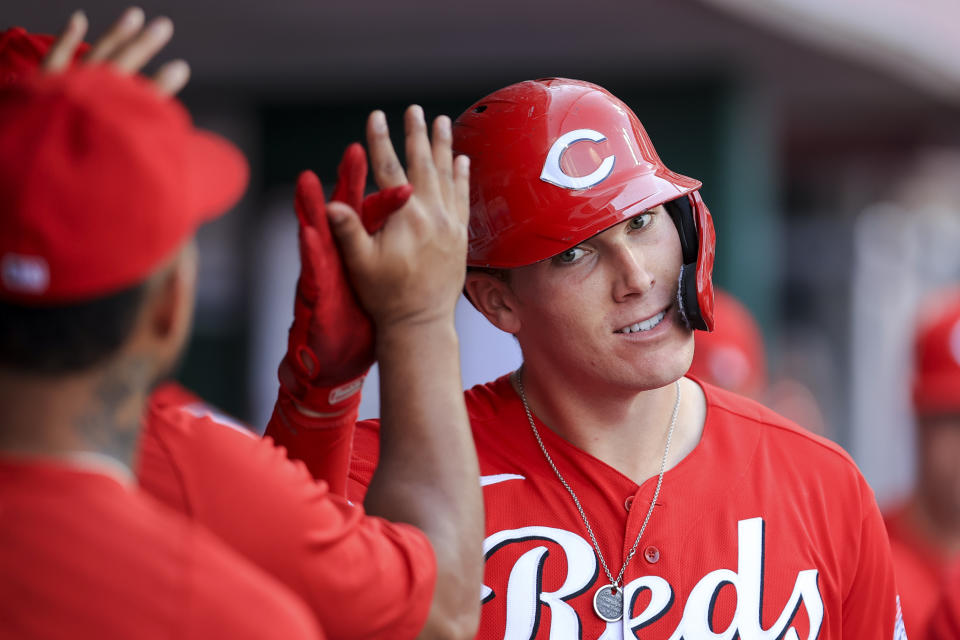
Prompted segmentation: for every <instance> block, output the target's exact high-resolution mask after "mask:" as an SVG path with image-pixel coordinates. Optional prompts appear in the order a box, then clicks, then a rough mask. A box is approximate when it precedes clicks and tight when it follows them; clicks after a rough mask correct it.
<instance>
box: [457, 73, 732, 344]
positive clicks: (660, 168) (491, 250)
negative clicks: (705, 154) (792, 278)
mask: <svg viewBox="0 0 960 640" xmlns="http://www.w3.org/2000/svg"><path fill="white" fill-rule="evenodd" d="M453 139H454V149H455V151H456V152H457V153H463V154H466V155H468V156H470V163H471V166H470V241H469V253H468V256H467V263H468V264H469V265H471V266H474V267H493V268H511V267H520V266H524V265H528V264H532V263H534V262H537V261H539V260H544V259H546V258H549V257H551V256H554V255H557V254H558V253H561V252H563V251H566V250H567V249H570V248H571V247H574V246H576V245H578V244H580V243H581V242H583V241H584V240H586V239H587V238H590V237H591V236H593V235H596V234H597V233H600V232H601V231H603V230H605V229H607V228H609V227H611V226H613V225H615V224H617V223H619V222H622V221H624V220H627V219H629V218H632V217H634V216H636V215H639V214H640V213H642V212H644V211H646V210H648V209H651V208H653V207H655V206H657V205H660V204H663V205H665V207H666V208H667V211H668V212H669V213H670V216H671V218H672V219H673V221H674V223H675V224H676V226H677V230H678V232H679V234H680V241H681V246H682V248H683V262H684V266H683V269H682V271H681V274H680V287H679V293H678V302H679V307H680V311H681V314H682V315H683V316H684V318H685V319H686V320H687V323H688V324H689V325H690V326H691V327H693V328H695V329H704V330H707V331H709V330H711V329H712V328H713V283H712V280H711V272H712V270H713V260H714V245H715V241H714V231H713V220H712V218H711V217H710V211H709V210H708V209H707V207H706V205H705V204H704V203H703V200H701V199H700V195H699V193H698V192H697V190H698V189H699V188H700V182H699V181H698V180H694V179H692V178H688V177H686V176H682V175H680V174H677V173H674V172H672V171H670V170H669V169H667V168H666V167H665V166H664V164H663V162H662V161H661V160H660V158H659V157H658V156H657V152H656V151H655V150H654V148H653V143H652V142H651V141H650V138H649V136H647V132H646V131H644V129H643V126H642V125H641V124H640V120H639V119H638V118H637V116H636V115H634V113H633V112H632V111H631V110H630V108H629V107H627V105H625V104H624V103H623V102H621V101H620V100H618V99H617V98H616V97H614V96H613V95H612V94H611V93H610V92H608V91H607V90H605V89H603V88H601V87H598V86H597V85H594V84H590V83H589V82H581V81H578V80H567V79H564V78H548V79H544V80H528V81H526V82H520V83H518V84H514V85H511V86H509V87H506V88H504V89H500V90H499V91H495V92H494V93H492V94H490V95H488V96H487V97H485V98H483V99H481V100H480V101H478V102H477V103H475V104H474V105H472V106H471V107H470V108H469V109H467V110H466V111H465V112H464V113H463V114H461V115H460V117H459V118H457V121H456V122H455V123H454V127H453Z"/></svg>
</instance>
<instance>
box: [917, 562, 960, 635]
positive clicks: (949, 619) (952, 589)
mask: <svg viewBox="0 0 960 640" xmlns="http://www.w3.org/2000/svg"><path fill="white" fill-rule="evenodd" d="M916 638H919V639H920V640H957V638H960V565H954V566H953V567H951V568H950V569H949V570H948V571H947V572H946V576H945V579H944V589H943V591H942V593H941V596H940V599H939V600H938V602H937V604H936V605H935V606H934V607H933V611H932V613H931V615H930V620H929V625H928V626H927V631H926V633H924V635H920V636H916Z"/></svg>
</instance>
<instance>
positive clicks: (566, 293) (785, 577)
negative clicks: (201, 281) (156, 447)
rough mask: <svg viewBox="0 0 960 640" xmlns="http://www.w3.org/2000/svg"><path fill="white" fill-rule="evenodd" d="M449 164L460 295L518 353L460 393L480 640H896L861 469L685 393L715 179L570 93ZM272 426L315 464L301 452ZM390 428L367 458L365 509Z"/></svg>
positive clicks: (545, 85) (499, 96) (706, 322)
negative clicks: (475, 496)
mask: <svg viewBox="0 0 960 640" xmlns="http://www.w3.org/2000/svg"><path fill="white" fill-rule="evenodd" d="M454 148H455V149H456V151H457V152H459V153H464V154H466V155H468V156H470V158H471V167H472V168H471V180H470V182H471V218H470V243H469V253H468V260H467V262H468V265H469V266H470V268H469V271H468V275H467V280H466V292H467V295H468V296H469V298H470V300H471V302H472V303H473V304H474V306H476V307H477V309H478V310H480V312H481V313H483V314H484V315H485V316H486V317H487V318H488V319H489V320H490V321H491V322H492V323H493V324H494V325H495V326H497V327H498V328H500V329H502V330H504V331H506V332H508V333H510V334H512V335H514V336H515V337H516V338H517V340H518V342H519V344H520V347H521V350H522V352H523V366H522V367H521V368H520V369H519V370H518V371H516V372H514V373H512V374H510V375H507V376H504V377H502V378H500V379H498V380H496V381H493V382H491V383H488V384H486V385H480V386H477V387H474V388H473V389H471V390H470V391H468V392H467V393H466V398H467V407H468V410H469V413H470V418H471V423H472V427H473V434H474V440H475V442H476V444H477V449H478V453H479V456H480V469H481V473H482V474H483V475H482V476H481V483H482V485H483V487H484V498H485V505H486V535H487V537H486V541H485V544H484V551H485V554H486V569H485V576H484V586H483V594H482V595H483V603H484V604H483V608H482V612H481V624H480V632H479V636H478V637H480V638H490V639H493V638H550V639H551V640H561V639H570V640H575V639H576V640H579V639H581V638H582V639H586V640H596V639H598V638H603V639H608V638H626V637H651V638H668V637H669V638H674V639H678V638H708V637H710V638H713V637H723V638H732V637H740V638H744V639H746V638H758V637H780V638H782V637H786V638H803V639H805V640H813V639H814V638H819V639H820V640H828V639H839V638H902V637H903V634H902V625H901V622H900V620H899V610H898V609H899V607H898V599H897V594H896V589H895V586H894V579H893V568H892V564H891V560H890V549H889V545H888V542H887V538H886V533H885V531H884V529H883V523H882V520H881V517H880V513H879V510H878V509H877V506H876V503H875V501H874V497H873V493H872V492H871V490H870V488H869V487H868V486H867V484H866V482H865V481H864V479H863V477H862V476H861V475H860V473H859V471H858V470H857V469H856V466H855V465H854V463H853V461H852V460H851V459H850V458H849V456H847V454H846V453H844V452H843V451H842V450H841V449H840V448H839V447H837V446H836V445H834V444H833V443H830V442H828V441H825V440H823V439H821V438H818V437H816V436H813V435H811V434H809V433H808V432H805V431H804V430H802V429H801V428H799V427H797V426H796V425H794V424H793V423H791V422H789V421H788V420H785V419H783V418H781V417H780V416H778V415H776V414H774V413H773V412H771V411H769V410H767V409H765V408H764V407H762V406H760V405H758V404H756V403H755V402H752V401H750V400H747V399H745V398H743V397H741V396H737V395H734V394H731V393H729V392H727V391H723V390H720V389H718V388H716V387H713V386H711V385H704V386H702V387H701V385H699V384H697V383H696V382H694V381H693V380H691V379H689V378H685V377H684V374H685V373H686V371H687V370H688V368H689V367H690V363H691V358H692V357H693V350H694V338H693V331H694V329H700V330H709V329H711V328H712V326H713V312H714V308H713V304H714V299H713V288H712V282H711V270H712V266H713V252H714V237H713V224H712V220H711V217H710V213H709V211H708V210H707V208H706V206H705V205H704V203H703V201H702V200H701V198H700V195H699V188H700V186H701V185H700V182H699V181H697V180H693V179H691V178H687V177H685V176H681V175H679V174H676V173H673V172H671V171H669V170H668V169H667V168H666V167H665V166H664V165H663V163H662V162H661V161H660V159H659V157H658V156H657V154H656V151H655V150H654V148H653V144H652V143H651V141H650V139H649V138H648V137H647V134H646V132H645V131H644V130H643V127H642V126H641V124H640V122H639V120H638V119H637V117H636V116H635V115H634V114H633V112H632V111H630V109H629V108H628V107H627V106H626V105H625V104H624V103H622V102H621V101H619V100H618V99H616V98H615V97H614V96H612V95H611V94H610V93H609V92H607V91H605V90H604V89H602V88H600V87H597V86H596V85H592V84H589V83H585V82H580V81H575V80H565V79H560V78H552V79H544V80H537V81H529V82H522V83H519V84H515V85H512V86H509V87H506V88H504V89H501V90H499V91H496V92H494V93H493V94H491V95H489V96H487V97H485V98H483V99H481V100H480V101H478V102H477V103H475V104H474V105H472V106H471V107H469V108H468V109H467V110H466V111H465V112H464V113H463V114H462V115H461V116H460V117H459V118H458V119H457V121H456V123H455V124H454ZM380 186H381V187H385V186H390V185H389V183H388V184H381V185H380ZM272 427H274V429H273V433H274V434H275V435H276V437H277V438H279V439H281V440H282V441H283V442H285V443H288V444H289V445H290V446H291V448H292V449H293V450H294V451H296V452H297V454H298V455H299V456H301V457H303V458H304V459H305V460H306V461H307V462H308V464H310V457H311V455H316V454H314V453H313V452H312V451H311V449H310V447H298V445H297V440H299V439H300V438H301V437H302V434H299V433H297V432H295V431H293V430H284V429H282V428H278V425H276V424H275V425H272ZM378 429H379V427H378V424H377V422H376V421H369V422H364V423H361V424H360V426H359V427H358V430H357V434H356V438H355V440H354V456H355V461H354V466H353V471H352V475H351V477H352V480H353V481H354V483H355V484H354V485H352V486H354V487H355V488H356V490H357V492H356V494H355V496H356V497H357V498H358V499H359V498H360V496H361V494H362V488H363V486H364V485H365V484H366V482H367V481H368V478H369V475H370V473H371V471H372V469H373V468H374V466H375V463H376V460H377V455H378V453H377V448H378V441H377V440H378ZM381 437H382V436H381ZM380 446H382V444H381V445H380Z"/></svg>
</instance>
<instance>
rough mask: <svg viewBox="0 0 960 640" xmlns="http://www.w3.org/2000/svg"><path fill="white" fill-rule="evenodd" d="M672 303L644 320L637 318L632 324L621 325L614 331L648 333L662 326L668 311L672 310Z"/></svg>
mask: <svg viewBox="0 0 960 640" xmlns="http://www.w3.org/2000/svg"><path fill="white" fill-rule="evenodd" d="M671 307H672V305H670V306H667V307H666V308H665V309H662V310H661V311H660V312H658V313H655V314H654V315H652V316H649V317H647V318H645V319H643V320H637V321H636V322H633V323H631V324H628V325H627V326H625V327H621V328H619V329H617V330H616V331H614V333H625V334H630V333H646V332H648V331H652V330H653V329H656V328H657V327H658V326H660V323H661V322H663V319H664V318H666V317H667V312H669V311H670V309H671Z"/></svg>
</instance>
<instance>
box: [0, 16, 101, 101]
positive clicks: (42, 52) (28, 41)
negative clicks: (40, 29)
mask: <svg viewBox="0 0 960 640" xmlns="http://www.w3.org/2000/svg"><path fill="white" fill-rule="evenodd" d="M55 39H56V38H55V37H54V36H50V35H46V34H42V33H28V32H27V30H26V29H24V28H23V27H10V28H9V29H7V30H6V31H3V32H0V87H2V86H4V85H8V84H10V83H12V82H17V81H18V80H21V79H23V78H25V77H27V76H28V75H30V74H31V73H33V72H34V71H36V70H37V69H38V68H39V67H40V62H41V61H42V60H43V58H44V56H46V55H47V51H49V50H50V45H52V44H53V42H54V40H55ZM89 50H90V45H89V44H87V43H86V42H83V43H81V44H80V46H79V47H77V51H76V53H75V54H74V60H78V59H79V58H80V57H81V56H83V55H85V54H86V53H87V51H89Z"/></svg>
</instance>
